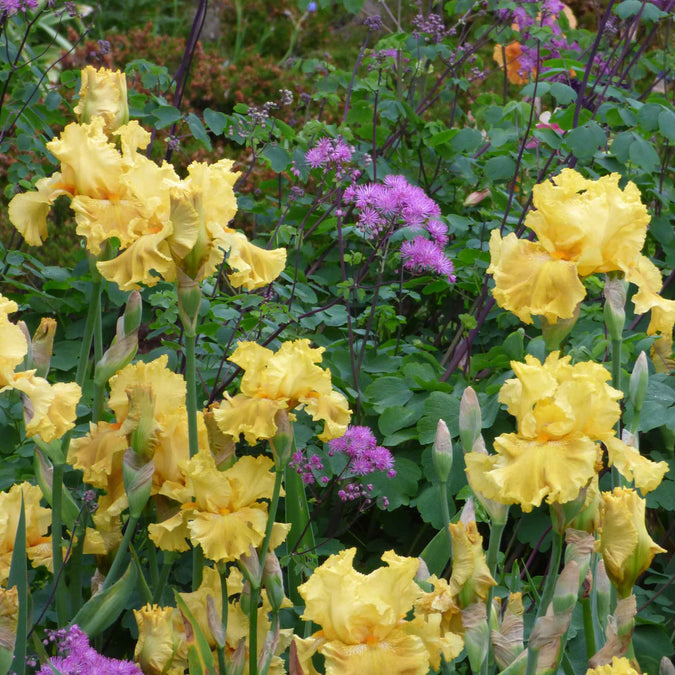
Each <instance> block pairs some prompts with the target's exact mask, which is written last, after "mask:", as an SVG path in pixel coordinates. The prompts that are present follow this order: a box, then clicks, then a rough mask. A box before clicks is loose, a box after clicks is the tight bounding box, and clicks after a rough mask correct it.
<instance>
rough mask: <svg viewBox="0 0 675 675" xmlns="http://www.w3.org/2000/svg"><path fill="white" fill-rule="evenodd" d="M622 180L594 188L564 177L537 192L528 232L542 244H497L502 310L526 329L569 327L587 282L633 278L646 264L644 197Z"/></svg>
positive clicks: (495, 268)
mask: <svg viewBox="0 0 675 675" xmlns="http://www.w3.org/2000/svg"><path fill="white" fill-rule="evenodd" d="M620 178H621V176H620V175H619V174H611V175H609V176H604V177H602V178H600V179H598V180H596V181H593V180H587V179H585V178H584V177H583V176H582V175H581V174H579V173H577V172H576V171H574V170H573V169H563V170H562V172H561V173H560V174H559V175H558V176H556V177H555V178H554V179H553V180H548V181H544V182H543V183H540V184H539V185H535V187H534V188H533V191H532V192H533V203H534V206H535V209H536V210H534V211H531V212H530V213H528V215H527V217H526V219H525V224H526V225H527V226H528V227H529V228H530V229H532V230H533V231H534V232H535V234H536V235H537V241H535V242H530V241H527V240H520V239H517V238H516V236H515V235H514V234H510V235H507V236H506V237H505V238H504V239H502V238H501V235H500V234H499V232H498V231H493V233H492V235H491V239H490V253H491V256H492V261H491V264H490V267H489V268H488V272H490V273H491V274H493V275H494V279H495V289H494V291H493V294H494V297H495V300H497V302H498V304H499V305H500V306H501V307H503V308H505V309H508V310H509V311H511V312H514V313H515V314H516V315H517V316H518V317H519V318H520V319H521V321H524V322H525V323H531V322H532V315H533V314H535V315H540V316H543V317H545V318H546V320H547V321H549V323H555V321H556V320H557V319H558V318H561V319H569V318H571V317H572V316H573V314H574V309H575V308H576V305H577V304H578V303H579V302H580V301H581V300H583V298H584V297H585V294H586V292H585V290H584V288H583V285H582V284H581V282H580V280H579V279H580V278H584V277H587V276H589V275H591V274H596V273H600V272H613V271H621V272H624V273H627V272H628V270H629V269H631V268H632V267H634V266H635V265H636V263H637V261H638V259H639V258H640V257H641V255H640V251H641V250H642V246H643V245H644V242H645V238H646V235H647V225H648V224H649V215H648V213H647V209H646V207H645V205H644V204H642V202H641V200H640V191H639V190H638V188H637V187H636V186H635V184H634V183H631V182H628V183H627V184H626V187H625V188H623V189H620V188H619V180H620Z"/></svg>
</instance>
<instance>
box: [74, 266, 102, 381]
mask: <svg viewBox="0 0 675 675" xmlns="http://www.w3.org/2000/svg"><path fill="white" fill-rule="evenodd" d="M102 283H103V280H102V279H101V277H100V276H99V277H98V278H97V279H94V280H93V281H92V283H91V302H90V303H89V309H88V310H87V321H86V323H85V324H84V335H83V336H82V345H81V347H80V360H79V361H78V362H77V371H76V373H75V382H77V384H79V385H80V387H81V386H82V385H83V384H84V378H85V377H86V375H87V366H88V365H89V353H90V351H91V342H92V338H93V336H94V327H95V326H96V323H97V321H98V323H99V325H100V316H101V286H102ZM97 317H98V319H97Z"/></svg>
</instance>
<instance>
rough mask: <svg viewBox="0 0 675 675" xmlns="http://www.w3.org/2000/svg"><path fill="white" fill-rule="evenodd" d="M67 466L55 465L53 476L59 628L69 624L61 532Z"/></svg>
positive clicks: (54, 556)
mask: <svg viewBox="0 0 675 675" xmlns="http://www.w3.org/2000/svg"><path fill="white" fill-rule="evenodd" d="M65 468H66V465H65V464H62V463H58V464H54V472H53V474H52V559H53V561H54V597H55V599H56V617H57V623H58V625H59V627H62V626H65V625H66V624H67V623H68V603H67V602H66V594H67V592H68V589H67V588H66V579H65V576H64V575H63V553H62V551H61V531H62V529H63V521H62V508H63V474H64V471H65Z"/></svg>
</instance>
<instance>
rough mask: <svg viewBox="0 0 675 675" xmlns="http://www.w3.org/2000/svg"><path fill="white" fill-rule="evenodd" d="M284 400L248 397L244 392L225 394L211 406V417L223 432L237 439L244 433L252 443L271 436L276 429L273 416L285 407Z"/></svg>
mask: <svg viewBox="0 0 675 675" xmlns="http://www.w3.org/2000/svg"><path fill="white" fill-rule="evenodd" d="M286 407H287V405H286V401H285V400H283V399H281V400H274V399H269V398H249V397H248V396H244V394H237V395H236V396H233V397H230V396H227V397H226V398H224V399H223V400H222V401H221V403H220V405H219V406H218V407H214V408H213V417H214V419H215V420H216V423H217V424H218V427H219V428H220V430H221V431H222V432H223V433H224V434H229V435H230V436H232V437H233V438H235V439H238V438H239V436H240V435H241V434H243V435H244V438H245V439H246V442H247V443H250V444H251V445H253V444H254V443H256V441H257V440H258V439H259V438H272V436H274V434H275V433H276V431H277V425H276V424H275V423H274V416H275V415H276V414H277V411H279V410H283V409H284V408H286Z"/></svg>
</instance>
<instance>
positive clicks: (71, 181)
mask: <svg viewBox="0 0 675 675" xmlns="http://www.w3.org/2000/svg"><path fill="white" fill-rule="evenodd" d="M104 126H105V120H104V119H103V118H102V117H95V118H94V119H93V120H92V121H91V122H90V123H89V124H69V125H68V126H67V127H66V128H65V129H64V130H63V131H62V132H61V135H60V136H59V138H56V139H54V140H53V141H50V142H49V143H47V149H48V150H49V151H50V152H51V153H52V154H53V155H54V156H55V157H56V158H57V159H58V160H60V162H61V174H62V184H63V186H64V189H66V190H67V191H68V192H70V193H71V194H73V195H75V194H78V195H88V196H89V197H93V198H94V199H110V197H111V196H112V195H119V194H120V191H121V188H120V177H121V173H122V168H123V167H122V156H121V155H120V153H119V152H118V151H117V149H116V148H115V146H114V145H113V144H112V143H110V142H109V141H108V137H107V136H106V134H105V132H104V131H103V128H104Z"/></svg>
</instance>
